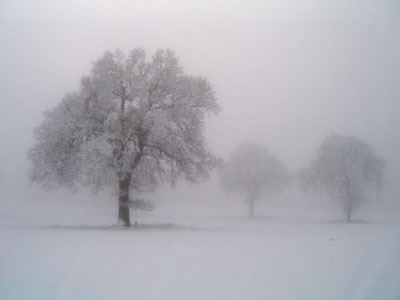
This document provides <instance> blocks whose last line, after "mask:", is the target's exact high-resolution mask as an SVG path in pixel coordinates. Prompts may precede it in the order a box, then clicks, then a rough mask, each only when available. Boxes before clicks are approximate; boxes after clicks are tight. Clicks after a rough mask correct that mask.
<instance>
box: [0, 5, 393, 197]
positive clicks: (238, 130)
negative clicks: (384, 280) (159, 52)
mask: <svg viewBox="0 0 400 300" xmlns="http://www.w3.org/2000/svg"><path fill="white" fill-rule="evenodd" d="M399 28H400V2H398V1H395V0H393V1H389V0H387V1H386V0H383V1H378V0H376V1H368V0H367V1H336V0H335V1H334V0H332V1H327V0H325V1H321V0H313V1H289V0H287V1H285V0H280V1H278V0H276V1H261V0H259V1H257V0H253V1H248V0H247V1H245V0H242V1H223V0H219V1H183V0H181V1H122V0H117V1H115V0H114V1H111V0H110V1H105V0H104V1H50V0H49V1H28V0H27V1H11V0H2V1H1V2H0V97H1V98H0V193H1V195H5V197H6V195H8V194H12V193H14V194H15V193H17V194H18V193H19V194H21V195H23V191H24V193H25V192H26V191H29V187H28V179H27V171H28V169H29V162H28V161H27V159H26V153H27V151H28V149H29V147H30V146H31V145H32V144H33V137H32V132H33V128H34V127H36V126H38V125H39V123H40V121H41V120H42V114H41V113H42V111H44V110H46V109H48V108H51V107H53V106H54V105H56V104H57V103H58V102H59V101H60V100H61V98H62V97H63V96H64V95H65V94H66V93H67V92H70V91H74V90H76V89H78V86H79V81H80V77H81V76H82V75H83V74H85V73H88V72H89V70H90V64H91V62H92V61H94V60H96V59H97V58H98V57H99V56H100V55H101V54H102V53H103V52H104V51H105V50H114V49H116V48H117V47H119V48H121V49H122V50H124V51H128V50H130V49H132V48H134V47H143V48H144V49H146V51H147V53H148V55H149V56H151V55H152V53H153V52H154V50H155V49H157V48H165V47H168V48H172V49H173V50H175V52H176V53H177V55H178V57H179V58H180V61H181V63H182V65H183V67H184V69H185V70H186V71H187V72H188V73H191V74H194V75H202V76H204V77H207V78H209V79H210V81H211V83H212V84H213V86H214V88H215V90H216V93H217V96H218V98H219V103H220V105H221V107H222V112H221V113H220V115H219V116H217V117H213V118H211V119H210V120H209V123H208V126H207V128H208V131H207V136H208V141H209V146H210V148H211V149H213V150H214V151H215V152H216V153H217V154H220V155H221V156H227V155H228V154H229V153H230V152H231V151H232V150H233V148H234V147H236V146H237V145H238V144H239V143H240V142H243V141H255V142H258V143H260V144H263V145H265V146H268V147H269V148H270V149H271V151H272V152H274V153H275V154H276V155H277V156H279V157H280V158H281V159H282V160H283V161H284V162H286V163H287V164H288V166H289V167H290V168H291V169H293V170H296V169H297V168H300V167H303V166H306V164H307V163H308V161H309V160H310V159H311V158H312V156H313V154H314V151H315V149H316V147H317V146H318V144H319V143H320V142H321V141H322V139H323V138H325V137H326V136H328V135H329V134H331V133H339V134H355V135H358V136H359V137H360V138H362V139H364V140H365V141H366V142H368V143H370V144H372V145H373V147H374V148H375V150H376V151H377V152H378V153H379V154H380V155H382V156H383V157H384V158H385V159H386V160H387V163H388V168H387V175H388V184H387V191H388V192H387V197H388V198H390V199H391V200H397V198H398V197H397V194H398V182H400V175H399V174H400V129H399V128H400V117H399V113H400V104H399V101H400V97H399V96H400V55H399V53H400V33H399ZM1 190H3V191H2V192H1ZM25 196H27V195H26V194H25ZM0 197H2V196H0ZM395 198H396V199H395Z"/></svg>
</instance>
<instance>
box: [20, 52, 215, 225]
mask: <svg viewBox="0 0 400 300" xmlns="http://www.w3.org/2000/svg"><path fill="white" fill-rule="evenodd" d="M218 111H219V106H218V104H217V100H216V98H215V95H214V91H213V89H212V87H211V85H210V83H209V82H208V81H207V80H206V79H204V78H201V77H194V76H189V75H187V74H185V73H184V72H183V70H182V68H181V66H180V65H179V63H178V59H177V58H176V56H175V55H174V53H173V51H171V50H158V51H157V52H156V53H155V54H154V55H153V57H152V58H151V59H150V60H147V59H146V55H145V52H144V51H143V50H142V49H134V50H133V51H131V52H130V53H129V54H128V55H127V56H125V55H124V54H123V53H122V52H121V51H119V50H117V51H115V52H113V53H112V52H106V53H105V54H104V55H103V56H102V57H101V58H100V59H99V60H97V61H96V62H95V63H94V64H93V67H92V70H91V72H90V75H89V76H86V77H83V78H82V81H81V86H80V89H79V91H77V92H75V93H71V94H68V95H67V96H66V97H65V98H64V99H63V100H62V102H61V103H60V104H58V105H57V106H56V107H55V108H54V109H52V110H50V111H47V112H46V113H45V118H44V120H43V122H42V124H41V125H40V126H39V127H38V128H37V129H36V131H35V141H36V143H35V145H34V146H33V147H32V148H31V149H30V151H29V153H28V157H29V159H30V160H31V162H32V164H33V166H32V169H31V171H30V176H31V179H32V181H34V182H38V183H41V184H42V185H43V186H46V187H51V186H64V187H67V188H72V189H76V188H78V187H80V186H93V187H94V188H95V189H96V190H98V189H100V188H103V187H106V186H112V187H114V188H116V189H117V190H118V194H119V216H118V219H119V223H120V224H123V225H124V226H130V219H129V207H128V204H129V201H130V197H129V194H130V191H132V190H139V191H142V190H149V189H153V188H155V187H156V186H157V185H158V184H160V183H162V182H165V181H172V182H174V181H176V180H177V178H179V177H184V178H186V179H187V180H189V181H193V182H197V181H199V180H202V179H206V178H207V176H208V173H209V171H210V170H211V169H212V168H213V167H214V166H215V164H216V158H215V157H214V156H213V155H212V154H211V153H210V152H209V151H208V150H207V149H206V144H205V138H204V119H205V117H206V116H207V115H208V114H209V113H217V112H218Z"/></svg>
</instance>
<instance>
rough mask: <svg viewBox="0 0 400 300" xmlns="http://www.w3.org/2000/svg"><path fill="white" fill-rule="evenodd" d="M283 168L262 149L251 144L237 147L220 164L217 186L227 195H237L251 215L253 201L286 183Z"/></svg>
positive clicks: (283, 166)
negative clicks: (223, 162)
mask: <svg viewBox="0 0 400 300" xmlns="http://www.w3.org/2000/svg"><path fill="white" fill-rule="evenodd" d="M288 178H289V176H288V171H287V169H286V167H285V165H284V164H283V163H282V162H281V161H280V160H279V159H277V158H276V157H275V156H274V155H272V154H271V153H270V152H269V150H268V149H267V148H266V147H262V146H259V145H256V144H252V143H244V144H241V145H240V146H239V147H238V148H237V149H236V150H235V151H234V152H233V153H232V155H231V157H230V159H229V160H228V161H227V162H226V163H225V164H224V166H223V167H222V170H221V172H220V184H221V187H222V188H223V189H225V190H226V191H229V192H238V193H240V194H242V195H243V196H244V197H245V201H247V202H248V203H249V209H250V211H249V213H250V216H251V217H252V216H253V214H254V202H255V201H256V200H257V199H259V198H260V196H261V195H262V194H268V193H277V192H280V191H281V189H282V188H283V187H284V186H285V185H286V184H287V183H288Z"/></svg>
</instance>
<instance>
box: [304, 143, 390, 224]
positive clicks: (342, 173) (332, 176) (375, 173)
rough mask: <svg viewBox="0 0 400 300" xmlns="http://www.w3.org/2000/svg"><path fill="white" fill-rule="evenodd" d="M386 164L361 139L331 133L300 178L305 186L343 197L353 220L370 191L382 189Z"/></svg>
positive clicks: (346, 217)
mask: <svg viewBox="0 0 400 300" xmlns="http://www.w3.org/2000/svg"><path fill="white" fill-rule="evenodd" d="M384 167H385V163H384V161H383V159H382V158H380V157H379V156H378V155H376V154H375V153H374V151H373V150H372V148H371V146H370V145H368V144H366V143H364V142H363V141H361V140H360V139H359V138H357V137H355V136H350V137H347V136H340V135H331V136H330V137H328V138H327V139H326V140H325V141H324V142H323V143H322V144H321V145H320V147H319V148H318V151H317V157H316V159H315V160H314V161H313V162H312V164H311V166H310V167H309V168H308V169H307V170H303V172H302V174H301V176H300V177H301V181H302V185H303V187H304V188H305V189H309V188H313V189H314V190H317V191H324V192H326V193H327V194H329V195H330V196H332V197H334V198H336V199H338V200H340V201H341V202H342V204H343V211H344V215H345V219H346V221H347V222H350V221H351V217H352V214H353V211H354V210H355V209H356V208H357V207H358V206H359V205H360V204H361V203H362V201H363V200H365V199H366V198H367V196H368V195H369V194H370V192H372V191H379V190H380V189H381V188H382V185H383V173H384Z"/></svg>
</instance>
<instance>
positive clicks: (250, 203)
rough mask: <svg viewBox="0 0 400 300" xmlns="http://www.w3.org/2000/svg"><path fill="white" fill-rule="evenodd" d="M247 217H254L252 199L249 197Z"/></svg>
mask: <svg viewBox="0 0 400 300" xmlns="http://www.w3.org/2000/svg"><path fill="white" fill-rule="evenodd" d="M249 217H250V218H253V217H254V199H250V201H249Z"/></svg>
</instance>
